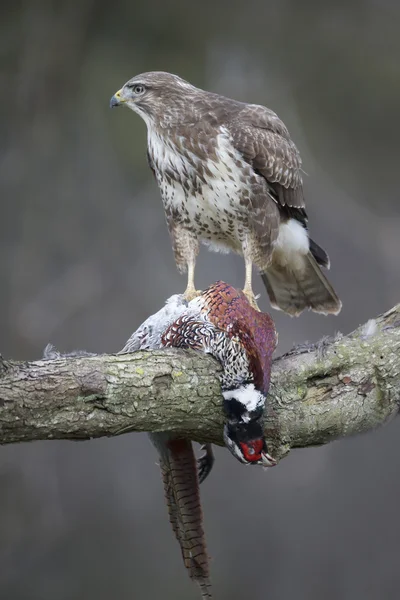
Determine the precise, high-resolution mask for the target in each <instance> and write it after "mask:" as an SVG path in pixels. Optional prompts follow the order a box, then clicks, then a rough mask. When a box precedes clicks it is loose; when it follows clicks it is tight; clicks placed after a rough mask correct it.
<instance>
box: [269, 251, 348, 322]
mask: <svg viewBox="0 0 400 600" xmlns="http://www.w3.org/2000/svg"><path fill="white" fill-rule="evenodd" d="M298 258H300V257H299V256H298ZM319 264H320V265H323V266H329V258H328V255H327V254H326V252H325V251H324V250H322V248H320V247H319V246H318V245H317V244H316V243H315V242H312V241H311V240H310V252H309V253H308V254H305V255H304V256H303V260H298V261H297V263H296V267H295V268H294V267H293V266H289V265H285V266H282V264H279V263H278V262H274V261H273V262H272V264H271V266H270V267H269V268H268V269H267V271H266V272H265V273H262V274H261V277H262V280H263V282H264V285H265V287H266V289H267V292H268V295H269V298H270V301H271V305H272V306H273V307H274V308H277V309H278V310H283V311H284V312H286V313H288V314H289V315H292V316H297V315H299V314H300V313H301V312H303V310H305V309H306V308H308V309H311V310H313V311H314V312H317V313H322V314H324V315H328V314H334V315H337V314H338V313H339V312H340V309H341V308H342V303H341V301H340V300H339V298H338V296H337V294H336V292H335V290H334V289H333V287H332V286H331V284H330V283H329V281H328V280H327V278H326V277H325V275H324V274H323V272H322V271H321V269H320V267H319Z"/></svg>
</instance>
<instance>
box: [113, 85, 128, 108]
mask: <svg viewBox="0 0 400 600" xmlns="http://www.w3.org/2000/svg"><path fill="white" fill-rule="evenodd" d="M121 92H122V89H120V90H118V92H115V94H114V96H113V97H112V98H111V100H110V108H115V107H116V106H121V104H125V102H126V100H125V99H124V98H123V97H122V95H121Z"/></svg>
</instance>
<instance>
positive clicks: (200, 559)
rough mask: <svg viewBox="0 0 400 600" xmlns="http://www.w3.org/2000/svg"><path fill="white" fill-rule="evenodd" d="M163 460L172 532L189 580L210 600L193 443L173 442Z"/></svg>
mask: <svg viewBox="0 0 400 600" xmlns="http://www.w3.org/2000/svg"><path fill="white" fill-rule="evenodd" d="M166 444H167V448H168V452H166V453H164V454H163V456H162V457H161V460H160V467H161V473H162V478H163V482H164V490H165V498H166V501H167V505H168V512H169V519H170V522H171V525H172V529H173V531H174V533H175V536H176V538H177V540H178V542H179V545H180V547H181V551H182V557H183V562H184V564H185V567H186V568H187V570H188V573H189V576H190V577H191V578H192V579H193V580H195V581H196V582H197V584H198V585H199V587H200V590H201V594H202V598H203V599H204V600H206V599H207V600H210V599H211V598H212V596H211V585H210V581H209V565H208V555H207V548H206V542H205V536H204V530H203V524H202V521H203V515H202V510H201V504H200V494H199V480H198V474H197V464H196V459H195V456H194V452H193V447H192V444H191V442H190V441H188V440H181V439H175V440H174V439H171V440H168V441H167V442H166Z"/></svg>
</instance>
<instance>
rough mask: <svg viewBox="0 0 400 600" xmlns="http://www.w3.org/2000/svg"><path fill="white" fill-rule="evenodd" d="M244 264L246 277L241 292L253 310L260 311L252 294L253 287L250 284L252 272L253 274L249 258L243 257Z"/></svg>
mask: <svg viewBox="0 0 400 600" xmlns="http://www.w3.org/2000/svg"><path fill="white" fill-rule="evenodd" d="M245 266H246V277H245V280H244V288H243V294H244V295H245V296H246V298H247V300H248V301H249V304H250V306H252V307H253V308H254V309H255V310H258V311H260V309H259V308H258V305H257V302H256V298H255V296H254V293H253V287H252V284H251V281H252V274H253V264H252V262H251V260H250V259H249V258H245Z"/></svg>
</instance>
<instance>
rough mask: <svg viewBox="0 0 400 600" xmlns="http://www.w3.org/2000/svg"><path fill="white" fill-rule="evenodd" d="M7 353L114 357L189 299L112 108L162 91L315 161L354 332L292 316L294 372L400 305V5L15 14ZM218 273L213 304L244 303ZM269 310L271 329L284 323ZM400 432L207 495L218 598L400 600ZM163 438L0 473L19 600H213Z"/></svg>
mask: <svg viewBox="0 0 400 600" xmlns="http://www.w3.org/2000/svg"><path fill="white" fill-rule="evenodd" d="M0 16H1V18H0V48H1V56H2V61H1V65H2V68H1V89H2V93H1V95H0V103H1V112H0V130H1V135H0V143H1V161H0V185H1V205H0V206H1V218H0V251H1V261H0V282H1V283H0V351H1V353H2V354H3V355H4V356H5V357H7V358H14V359H20V360H30V359H35V358H38V357H40V355H41V353H42V350H43V347H44V346H45V345H46V343H47V342H49V341H51V342H53V343H54V344H55V345H56V346H57V347H59V349H61V350H65V351H66V350H72V349H75V348H85V349H87V350H91V351H94V352H107V351H109V352H115V351H117V350H119V349H120V348H121V347H122V345H123V344H124V342H125V340H126V339H127V338H128V336H129V334H130V333H131V332H132V331H133V329H134V328H136V327H137V325H138V324H139V323H141V321H142V320H143V319H145V318H146V317H147V316H148V315H149V314H150V313H151V312H153V311H155V310H157V309H158V308H160V307H161V305H162V303H163V302H164V300H165V298H167V297H168V296H170V295H171V294H173V293H177V292H180V291H183V290H184V287H185V284H186V279H185V277H182V276H180V275H179V274H178V273H177V271H176V269H175V265H174V261H173V256H172V251H171V248H170V242H169V238H168V233H167V229H166V226H165V224H164V215H163V210H162V206H161V200H160V197H159V193H158V190H157V187H156V184H155V182H154V181H153V179H152V175H151V172H150V171H149V169H148V168H147V163H146V152H145V144H146V132H145V125H144V123H143V122H142V121H141V119H140V118H139V117H138V116H136V115H134V114H133V113H132V112H130V111H128V110H118V111H110V110H109V108H108V103H109V99H110V97H111V95H112V94H113V93H114V92H115V91H116V90H117V89H119V88H120V87H121V85H122V84H123V83H124V82H125V81H126V80H127V79H129V78H130V77H132V76H133V75H135V74H137V73H140V72H142V71H147V70H167V71H171V72H174V73H177V74H179V75H181V76H182V77H184V78H186V79H188V80H189V81H191V82H192V83H194V84H195V85H198V86H199V87H205V88H207V89H209V90H212V91H216V92H219V93H223V94H225V95H228V96H232V97H235V98H237V99H239V100H244V101H251V102H257V103H261V104H266V105H267V106H269V107H270V108H272V109H273V110H275V111H276V112H278V114H279V115H280V117H281V118H282V119H283V120H284V121H285V123H286V124H287V126H288V127H289V130H290V132H291V134H292V137H293V138H294V140H295V141H296V143H297V145H298V146H299V148H300V150H301V153H302V157H303V161H304V169H305V171H306V172H307V174H308V176H307V177H306V182H305V187H306V198H307V207H308V212H309V215H310V227H311V232H312V235H313V237H314V238H315V240H316V241H317V242H319V243H321V244H322V245H323V246H324V247H325V248H326V249H327V250H328V252H329V254H330V257H331V262H332V268H331V273H330V278H331V281H332V282H333V284H334V285H335V287H336V289H337V291H338V293H339V294H340V296H341V298H342V300H343V310H342V313H341V314H340V315H339V316H338V317H336V318H335V317H331V318H324V317H321V316H315V315H312V314H306V315H303V316H301V317H300V318H298V319H290V318H289V317H287V316H285V315H283V314H281V313H278V312H276V311H274V313H273V316H274V318H275V319H276V324H277V327H278V331H279V341H280V346H279V350H278V351H279V352H283V351H285V350H287V349H289V348H290V347H291V346H292V345H293V344H294V343H297V342H302V341H305V340H312V341H314V340H317V339H319V338H320V337H321V336H322V335H325V334H332V333H334V332H335V331H337V330H340V331H342V332H348V331H351V330H352V329H354V328H355V327H356V326H357V325H359V324H360V323H362V322H364V321H366V320H367V319H368V318H369V317H372V316H374V315H376V314H378V313H380V312H383V311H385V310H387V309H389V308H390V307H391V306H392V305H393V304H395V303H396V302H398V301H400V277H399V266H398V264H399V253H400V240H399V226H400V215H399V209H398V204H399V201H398V197H399V187H398V181H399V151H398V139H399V137H398V133H399V121H400V119H399V106H400V68H399V64H400V62H399V55H400V54H399V50H400V36H399V33H398V31H399V29H398V27H399V25H398V24H399V19H400V4H399V3H398V2H397V1H396V0H364V1H362V0H351V1H350V2H349V1H348V0H346V1H344V0H335V1H331V0H329V1H325V2H320V1H317V0H313V1H311V0H303V1H302V2H300V1H299V0H279V1H277V0H275V1H273V0H271V1H269V0H268V1H267V0H259V1H257V0H246V1H244V0H241V1H240V2H232V1H230V0H225V1H222V0H220V1H218V2H216V1H213V2H208V1H204V0H203V1H202V2H200V0H197V1H194V0H193V1H186V2H183V1H181V2H179V1H177V0H147V1H146V2H144V1H137V2H132V1H122V0H114V1H113V2H103V1H97V2H94V1H93V0H79V1H78V0H71V1H69V2H56V1H53V2H52V1H50V0H38V1H36V2H32V1H29V0H20V1H13V2H8V1H3V2H2V6H1V15H0ZM243 275H244V269H243V261H242V259H241V258H240V257H235V256H231V255H230V256H221V255H216V254H211V253H209V252H208V251H207V250H206V249H205V248H204V249H203V250H202V252H201V255H200V259H199V262H198V268H197V277H196V284H197V287H199V288H204V287H206V286H207V285H208V284H210V283H212V282H213V281H215V280H217V279H224V280H226V281H228V282H229V283H231V284H233V285H236V286H241V285H242V283H243ZM256 290H257V291H258V292H260V293H262V300H261V301H260V304H261V307H262V308H264V309H266V310H268V301H267V299H266V294H265V293H264V292H263V288H262V285H261V283H260V280H259V278H258V277H257V282H256ZM399 438H400V419H399V420H397V421H394V422H392V423H391V424H389V425H388V426H386V427H385V428H383V429H381V430H379V431H377V432H374V433H370V434H368V435H364V436H362V437H358V438H353V439H347V440H344V441H339V442H335V443H333V444H331V445H329V446H327V447H323V448H318V449H309V450H304V451H297V452H294V453H293V454H292V455H291V456H290V457H289V458H288V459H286V460H285V461H283V462H282V463H281V464H280V466H279V467H278V468H277V469H274V470H272V471H270V472H268V473H265V472H263V471H262V470H261V469H252V468H244V467H243V466H241V465H239V464H238V463H237V462H235V461H234V460H233V459H232V457H231V456H230V455H228V453H227V452H225V451H224V450H218V451H217V459H218V460H217V463H216V466H215V470H214V472H213V474H212V476H210V478H209V479H208V480H207V482H206V483H205V484H204V486H203V487H202V499H203V505H204V513H205V524H206V525H205V526H206V533H207V538H208V545H209V553H210V555H211V556H212V559H213V560H212V579H213V583H214V586H215V597H216V598H217V599H220V600H222V599H229V600H241V599H243V598H248V597H250V596H251V598H252V600H264V599H265V600H287V599H291V598H294V597H295V598H296V600H303V599H304V600H306V599H307V600H314V599H315V600H317V599H318V600H319V599H320V598H324V599H326V600H330V599H339V598H340V599H344V600H347V599H349V600H350V599H351V600H358V599H362V600H372V599H381V598H383V599H392V598H393V599H395V598H396V599H397V598H398V597H399V593H400V592H399V590H400V568H399V561H400V520H399V510H398V507H399V499H400V481H399V472H400V439H399ZM156 462H157V457H156V454H155V452H154V450H153V449H152V447H151V445H150V443H149V442H148V440H147V438H146V436H145V435H138V434H137V435H135V434H131V435H124V436H121V437H119V438H116V439H110V440H108V439H104V440H97V441H90V442H80V443H71V442H45V443H36V444H32V445H21V446H17V445H16V446H12V447H3V448H1V450H0V489H1V492H0V565H1V568H0V598H1V600H109V599H111V598H112V599H117V600H132V599H138V600H139V599H153V598H160V597H162V598H165V599H171V600H172V599H174V600H183V599H185V600H189V599H193V600H195V599H196V598H197V589H196V588H195V586H193V585H192V584H191V582H190V581H189V580H188V578H187V576H186V573H185V571H184V568H183V566H182V564H181V558H180V554H179V550H178V546H177V544H176V542H175V540H174V539H173V535H172V532H171V531H170V528H169V524H168V519H167V513H166V508H165V506H164V500H163V494H162V488H161V481H160V476H159V472H158V467H157V465H156Z"/></svg>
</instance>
